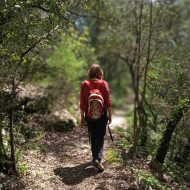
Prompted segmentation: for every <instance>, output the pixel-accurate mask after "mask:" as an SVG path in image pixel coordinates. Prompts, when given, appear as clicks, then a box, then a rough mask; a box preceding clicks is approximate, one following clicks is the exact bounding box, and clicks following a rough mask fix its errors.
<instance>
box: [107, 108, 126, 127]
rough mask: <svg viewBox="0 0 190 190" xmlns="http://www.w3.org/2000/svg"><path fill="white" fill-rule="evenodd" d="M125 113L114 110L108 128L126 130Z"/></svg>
mask: <svg viewBox="0 0 190 190" xmlns="http://www.w3.org/2000/svg"><path fill="white" fill-rule="evenodd" d="M125 115H126V113H125V112H124V111H123V110H116V111H114V113H113V116H112V123H111V124H110V127H111V128H112V129H114V128H116V127H122V128H124V129H126V128H127V122H126V117H125Z"/></svg>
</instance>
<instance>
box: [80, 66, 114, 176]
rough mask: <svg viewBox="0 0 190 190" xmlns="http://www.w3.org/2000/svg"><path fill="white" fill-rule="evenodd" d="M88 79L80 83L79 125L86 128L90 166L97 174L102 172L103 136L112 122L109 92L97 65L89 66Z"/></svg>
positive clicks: (101, 71)
mask: <svg viewBox="0 0 190 190" xmlns="http://www.w3.org/2000/svg"><path fill="white" fill-rule="evenodd" d="M88 78H89V79H88V80H85V81H83V82H82V83H81V91H80V111H81V125H82V126H87V127H88V133H89V140H90V143H91V151H92V164H93V165H94V166H95V167H96V168H97V169H98V171H99V172H103V171H104V167H103V165H102V158H103V145H104V136H105V133H106V126H107V124H110V123H111V121H112V111H111V98H110V90H109V86H108V83H107V82H106V81H105V80H103V70H102V69H101V67H100V66H99V65H98V64H92V65H91V66H90V69H89V71H88Z"/></svg>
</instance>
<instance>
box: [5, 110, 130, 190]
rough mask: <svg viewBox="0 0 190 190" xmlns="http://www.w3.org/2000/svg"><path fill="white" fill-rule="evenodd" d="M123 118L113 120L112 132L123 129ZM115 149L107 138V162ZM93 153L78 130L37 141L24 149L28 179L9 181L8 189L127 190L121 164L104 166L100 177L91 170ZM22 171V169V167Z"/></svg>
mask: <svg viewBox="0 0 190 190" xmlns="http://www.w3.org/2000/svg"><path fill="white" fill-rule="evenodd" d="M123 122H124V120H123V118H122V117H120V116H119V115H118V114H117V115H114V117H113V124H112V128H113V127H116V126H118V125H121V124H122V123H123ZM111 149H114V147H113V144H112V143H111V142H110V137H109V135H106V141H105V150H106V151H105V158H106V157H107V155H106V154H107V152H108V151H109V150H111ZM90 161H91V151H90V146H89V142H88V135H87V130H86V129H85V128H75V129H74V130H73V131H71V132H67V133H56V132H47V133H46V134H45V136H44V137H43V138H41V139H34V140H33V141H32V142H29V143H28V144H27V145H25V147H23V157H22V160H21V161H20V162H21V165H22V164H23V163H24V165H26V172H27V173H26V175H24V176H23V177H22V178H21V179H18V178H17V179H14V178H10V179H8V180H7V181H6V188H7V189H26V190H29V189H30V190H33V189H36V190H41V189H43V190H46V189H47V190H54V189H56V190H59V189H60V190H62V189H63V190H72V189H73V190H83V189H84V190H95V189H96V190H98V189H105V190H106V189H109V190H112V189H113V190H115V189H127V186H128V183H126V180H127V179H128V180H130V178H131V177H130V175H127V174H126V171H125V169H124V168H123V167H122V165H121V164H109V163H108V162H107V161H105V162H104V166H105V171H104V172H103V173H98V172H97V171H96V170H95V168H94V167H92V166H91V162H90ZM22 167H23V166H22ZM6 188H5V189H6Z"/></svg>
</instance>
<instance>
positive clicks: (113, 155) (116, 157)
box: [106, 149, 122, 164]
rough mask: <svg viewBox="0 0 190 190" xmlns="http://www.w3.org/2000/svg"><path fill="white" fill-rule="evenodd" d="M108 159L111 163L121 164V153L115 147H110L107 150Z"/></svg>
mask: <svg viewBox="0 0 190 190" xmlns="http://www.w3.org/2000/svg"><path fill="white" fill-rule="evenodd" d="M106 160H107V161H108V162H109V163H110V164H119V163H121V162H122V159H121V155H120V154H119V152H117V151H116V150H114V149H108V150H107V151H106Z"/></svg>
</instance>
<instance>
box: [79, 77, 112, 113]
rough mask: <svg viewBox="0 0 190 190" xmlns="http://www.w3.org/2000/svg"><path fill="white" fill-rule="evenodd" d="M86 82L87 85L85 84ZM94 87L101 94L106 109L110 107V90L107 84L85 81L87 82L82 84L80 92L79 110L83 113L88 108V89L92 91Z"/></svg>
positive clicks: (98, 81)
mask: <svg viewBox="0 0 190 190" xmlns="http://www.w3.org/2000/svg"><path fill="white" fill-rule="evenodd" d="M87 82H88V83H89V84H87ZM88 85H89V86H88ZM94 86H95V87H96V88H97V89H99V90H100V92H101V93H102V96H103V98H104V104H105V107H106V109H107V108H109V107H110V106H111V98H110V90H109V86H108V83H107V82H106V81H104V80H100V79H97V80H87V81H84V82H82V84H81V91H80V109H81V110H83V111H84V112H85V111H87V108H88V97H89V87H90V89H92V88H94Z"/></svg>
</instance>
